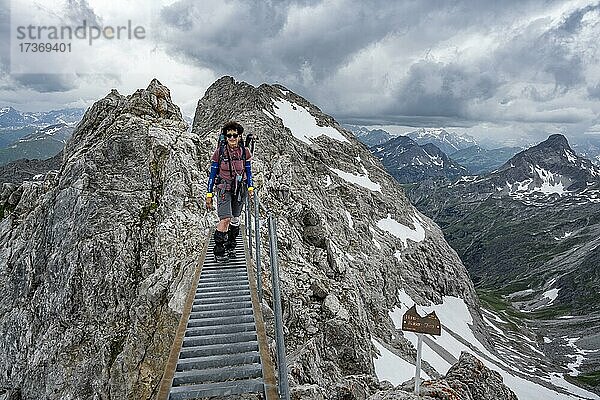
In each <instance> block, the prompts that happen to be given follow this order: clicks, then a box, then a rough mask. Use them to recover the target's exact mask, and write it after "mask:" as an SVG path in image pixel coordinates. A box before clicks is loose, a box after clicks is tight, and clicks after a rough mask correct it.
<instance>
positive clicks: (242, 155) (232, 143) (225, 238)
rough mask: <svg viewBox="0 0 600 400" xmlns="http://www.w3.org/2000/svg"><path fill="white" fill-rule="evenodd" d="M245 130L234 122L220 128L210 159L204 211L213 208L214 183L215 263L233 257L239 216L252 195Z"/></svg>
mask: <svg viewBox="0 0 600 400" xmlns="http://www.w3.org/2000/svg"><path fill="white" fill-rule="evenodd" d="M243 132H244V128H243V127H242V126H241V125H240V124H238V123H237V122H233V121H231V122H227V123H226V124H225V125H224V126H223V128H221V135H223V136H224V138H225V143H224V142H223V140H221V139H219V144H218V146H217V149H216V150H215V152H214V153H213V155H212V157H211V161H212V163H211V166H210V176H209V178H208V190H207V191H206V208H208V209H209V210H212V209H213V203H212V200H213V186H214V185H215V184H216V186H217V190H216V193H215V195H216V197H217V214H218V215H219V223H218V224H217V229H215V233H214V239H215V247H214V250H213V252H214V256H215V260H216V261H218V262H226V261H228V259H229V258H230V257H231V258H233V257H235V239H236V237H237V235H238V233H239V232H240V215H241V213H242V206H243V205H244V200H245V198H246V196H247V195H248V193H250V195H252V193H253V191H254V187H253V186H252V170H251V168H250V157H252V154H250V150H249V149H248V148H247V147H245V146H244V141H243V140H242V133H243Z"/></svg>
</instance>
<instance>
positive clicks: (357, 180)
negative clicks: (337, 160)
mask: <svg viewBox="0 0 600 400" xmlns="http://www.w3.org/2000/svg"><path fill="white" fill-rule="evenodd" d="M329 169H330V170H331V171H333V172H335V173H336V175H337V176H339V177H340V178H342V179H343V180H345V181H346V182H350V183H353V184H355V185H358V186H361V187H364V188H365V189H369V190H371V191H373V192H381V185H380V184H379V183H376V182H373V181H372V180H371V179H369V174H368V172H367V170H366V169H365V167H364V166H362V170H363V172H364V175H354V174H352V173H350V172H346V171H342V170H340V169H337V168H329Z"/></svg>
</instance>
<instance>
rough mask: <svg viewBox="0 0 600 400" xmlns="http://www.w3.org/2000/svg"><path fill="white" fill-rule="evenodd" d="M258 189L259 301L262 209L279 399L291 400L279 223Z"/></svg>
mask: <svg viewBox="0 0 600 400" xmlns="http://www.w3.org/2000/svg"><path fill="white" fill-rule="evenodd" d="M257 192H258V191H257V189H254V196H253V197H254V235H255V236H254V237H255V245H256V252H255V255H256V274H257V279H256V280H257V282H258V292H259V299H260V301H261V302H262V297H263V288H262V268H261V262H260V247H261V246H260V216H259V209H260V208H262V209H263V210H264V211H265V213H266V214H267V222H268V226H269V259H270V263H271V285H272V289H273V313H274V314H275V345H276V348H277V351H276V355H277V374H278V385H277V386H278V389H279V398H280V399H281V400H290V388H289V381H288V368H287V361H286V356H285V341H284V336H283V312H282V307H281V288H280V284H279V283H280V279H279V264H278V261H277V221H276V219H275V218H274V217H273V213H272V212H271V210H270V209H268V208H266V207H265V206H264V205H263V204H261V203H260V200H259V197H258V193H257ZM249 205H250V200H249V198H248V196H246V214H245V216H246V229H247V231H248V232H249V234H248V235H247V237H248V240H249V242H248V247H249V248H251V247H252V239H251V236H252V232H251V231H252V230H251V228H250V225H251V213H250V209H249Z"/></svg>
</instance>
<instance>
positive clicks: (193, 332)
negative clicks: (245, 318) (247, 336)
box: [185, 321, 256, 337]
mask: <svg viewBox="0 0 600 400" xmlns="http://www.w3.org/2000/svg"><path fill="white" fill-rule="evenodd" d="M255 331H256V325H255V324H254V321H252V322H243V323H241V324H235V325H234V324H229V325H215V326H196V327H195V326H190V327H188V328H187V330H186V332H185V336H186V337H188V336H209V335H221V334H231V335H233V334H237V333H240V332H255Z"/></svg>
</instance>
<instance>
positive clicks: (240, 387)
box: [169, 378, 264, 400]
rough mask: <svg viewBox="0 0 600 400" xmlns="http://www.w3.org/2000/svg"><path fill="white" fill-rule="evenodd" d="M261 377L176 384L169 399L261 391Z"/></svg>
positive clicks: (184, 399) (176, 399)
mask: <svg viewBox="0 0 600 400" xmlns="http://www.w3.org/2000/svg"><path fill="white" fill-rule="evenodd" d="M263 385H264V383H263V380H262V378H256V379H244V380H235V381H228V382H215V383H205V384H200V385H187V386H177V387H173V388H171V393H170V395H169V400H187V399H197V398H199V397H210V396H228V395H234V394H242V393H262V390H263Z"/></svg>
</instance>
